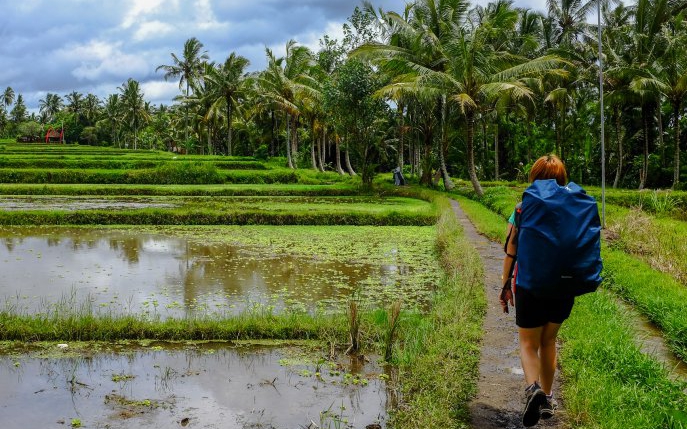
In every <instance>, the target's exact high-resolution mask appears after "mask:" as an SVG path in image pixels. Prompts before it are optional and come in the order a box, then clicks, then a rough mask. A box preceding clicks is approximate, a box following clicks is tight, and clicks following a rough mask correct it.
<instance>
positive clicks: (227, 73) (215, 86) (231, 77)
mask: <svg viewBox="0 0 687 429" xmlns="http://www.w3.org/2000/svg"><path fill="white" fill-rule="evenodd" d="M249 64H250V61H248V59H247V58H245V57H242V56H240V55H236V53H234V52H232V53H231V54H230V55H229V57H228V58H227V59H226V60H225V61H224V64H222V65H221V66H217V67H213V68H211V69H210V70H209V73H208V74H206V76H205V79H206V80H207V82H208V83H209V85H210V88H211V92H212V93H213V94H214V96H215V97H216V100H215V101H214V103H213V107H214V108H216V109H219V108H221V107H224V109H225V111H226V121H227V154H228V155H229V156H231V154H232V152H233V147H232V135H231V121H232V119H233V117H234V109H235V108H236V106H237V105H238V104H239V102H240V100H241V99H242V98H243V97H244V96H245V94H246V90H247V86H246V74H245V69H246V67H248V65H249Z"/></svg>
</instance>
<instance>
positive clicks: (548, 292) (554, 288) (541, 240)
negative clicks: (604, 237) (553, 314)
mask: <svg viewBox="0 0 687 429" xmlns="http://www.w3.org/2000/svg"><path fill="white" fill-rule="evenodd" d="M517 223H518V226H519V228H518V237H517V240H518V255H517V261H518V268H517V270H518V271H517V277H516V286H517V287H521V288H523V289H527V290H529V291H531V292H532V293H534V294H535V295H539V296H543V297H546V296H549V297H555V296H560V297H564V296H578V295H582V294H585V293H588V292H594V291H595V290H596V288H597V287H598V286H599V284H600V283H601V269H602V268H603V264H602V261H601V222H600V220H599V209H598V207H597V204H596V200H595V199H594V198H593V197H592V196H590V195H587V193H586V192H585V191H584V189H582V188H581V187H580V186H578V185H577V184H575V183H573V182H570V183H568V184H567V185H566V186H560V185H558V183H556V180H554V179H549V180H535V181H534V182H533V183H532V184H531V185H530V186H529V187H528V188H527V189H526V190H525V192H524V194H523V196H522V206H521V210H520V214H519V219H518V222H517ZM516 293H517V292H516Z"/></svg>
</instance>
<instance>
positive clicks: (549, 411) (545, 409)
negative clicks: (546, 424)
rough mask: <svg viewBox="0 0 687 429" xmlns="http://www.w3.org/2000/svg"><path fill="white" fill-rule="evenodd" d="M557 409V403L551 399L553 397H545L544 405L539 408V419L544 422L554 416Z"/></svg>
mask: <svg viewBox="0 0 687 429" xmlns="http://www.w3.org/2000/svg"><path fill="white" fill-rule="evenodd" d="M557 408H558V402H556V400H555V399H553V396H548V395H546V403H545V404H544V405H542V406H541V408H539V413H540V414H541V418H542V419H544V420H547V419H550V418H551V417H553V415H554V414H556V409H557Z"/></svg>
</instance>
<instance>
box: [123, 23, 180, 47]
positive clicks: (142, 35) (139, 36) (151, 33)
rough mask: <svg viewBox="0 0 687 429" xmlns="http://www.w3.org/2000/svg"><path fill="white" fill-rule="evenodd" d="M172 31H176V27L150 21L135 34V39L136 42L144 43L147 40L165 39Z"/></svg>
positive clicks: (143, 24) (142, 25)
mask: <svg viewBox="0 0 687 429" xmlns="http://www.w3.org/2000/svg"><path fill="white" fill-rule="evenodd" d="M172 31H174V26H172V25H170V24H168V23H165V22H161V21H149V22H144V23H142V24H141V25H140V26H139V27H138V29H137V30H136V31H135V32H134V37H133V38H134V40H135V41H136V42H142V41H145V40H150V39H154V38H160V37H164V36H165V35H167V34H169V33H171V32H172Z"/></svg>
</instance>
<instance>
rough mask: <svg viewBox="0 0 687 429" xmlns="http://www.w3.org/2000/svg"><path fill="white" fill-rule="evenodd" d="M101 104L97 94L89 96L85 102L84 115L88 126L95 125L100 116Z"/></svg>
mask: <svg viewBox="0 0 687 429" xmlns="http://www.w3.org/2000/svg"><path fill="white" fill-rule="evenodd" d="M100 108H101V102H100V99H99V98H98V96H96V95H95V94H88V95H87V96H86V98H85V99H84V101H83V115H84V118H85V119H86V122H87V124H88V125H92V124H94V123H95V120H96V118H97V117H98V115H99V114H100Z"/></svg>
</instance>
